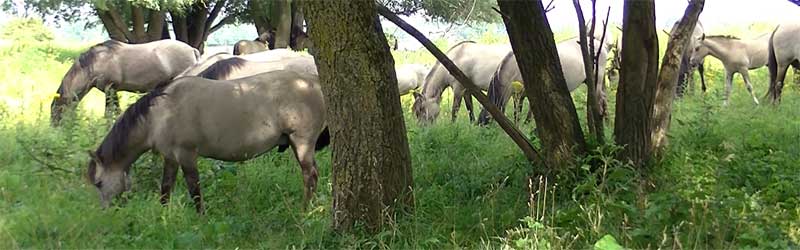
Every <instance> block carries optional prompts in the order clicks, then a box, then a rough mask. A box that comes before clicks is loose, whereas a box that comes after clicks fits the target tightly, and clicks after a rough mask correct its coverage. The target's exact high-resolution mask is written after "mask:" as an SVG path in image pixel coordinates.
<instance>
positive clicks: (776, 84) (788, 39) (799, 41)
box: [767, 23, 800, 104]
mask: <svg viewBox="0 0 800 250" xmlns="http://www.w3.org/2000/svg"><path fill="white" fill-rule="evenodd" d="M767 50H768V61H769V62H768V63H767V65H768V66H769V92H768V93H767V95H768V96H769V98H770V100H771V101H772V103H773V104H778V103H779V102H780V100H781V92H782V90H783V80H784V79H785V78H786V71H787V70H788V69H789V66H790V65H791V66H792V67H794V68H795V69H800V24H796V23H785V24H781V25H780V26H778V27H776V28H775V30H773V31H772V35H771V36H770V38H769V46H768V48H767Z"/></svg>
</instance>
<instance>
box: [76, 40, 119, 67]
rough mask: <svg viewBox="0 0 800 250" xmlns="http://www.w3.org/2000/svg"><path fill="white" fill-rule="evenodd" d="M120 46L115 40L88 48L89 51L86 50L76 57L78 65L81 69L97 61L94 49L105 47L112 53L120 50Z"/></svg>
mask: <svg viewBox="0 0 800 250" xmlns="http://www.w3.org/2000/svg"><path fill="white" fill-rule="evenodd" d="M122 45H123V43H121V42H119V41H115V40H108V41H105V42H102V43H98V44H95V45H94V46H92V47H89V49H88V50H86V52H83V53H81V55H80V56H79V57H78V63H79V64H80V65H81V67H86V65H92V64H93V63H94V62H95V61H96V60H97V53H95V52H94V49H96V48H102V47H105V48H107V49H108V50H110V51H114V50H117V49H119V48H121V47H122Z"/></svg>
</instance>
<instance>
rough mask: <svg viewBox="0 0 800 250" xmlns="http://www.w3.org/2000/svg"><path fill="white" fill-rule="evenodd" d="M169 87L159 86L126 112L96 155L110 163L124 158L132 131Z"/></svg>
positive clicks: (166, 84)
mask: <svg viewBox="0 0 800 250" xmlns="http://www.w3.org/2000/svg"><path fill="white" fill-rule="evenodd" d="M168 85H169V84H168V83H165V84H161V85H159V86H158V87H156V88H155V89H153V90H152V91H150V92H149V93H147V94H146V95H145V96H143V97H142V98H139V100H137V101H136V103H134V104H133V105H131V106H130V107H128V109H127V110H125V113H123V114H122V116H120V118H119V119H118V120H117V122H116V123H114V126H113V127H111V131H109V132H108V135H106V138H105V139H103V143H101V144H100V147H98V148H97V151H96V153H97V156H98V157H100V160H101V161H103V162H110V161H113V160H116V159H119V158H120V157H123V154H124V153H125V151H127V150H128V149H127V144H128V137H130V133H131V131H133V130H134V129H135V128H136V126H137V125H139V122H140V121H141V120H142V119H144V118H145V117H146V116H147V114H148V113H149V112H150V107H151V106H152V105H153V102H154V101H155V100H156V98H158V97H159V96H162V95H164V94H165V93H164V89H165V88H166V87H167V86H168Z"/></svg>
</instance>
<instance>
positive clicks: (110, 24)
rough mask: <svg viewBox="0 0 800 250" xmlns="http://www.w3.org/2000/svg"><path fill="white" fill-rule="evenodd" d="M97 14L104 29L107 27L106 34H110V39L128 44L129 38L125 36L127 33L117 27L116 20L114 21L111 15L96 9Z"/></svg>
mask: <svg viewBox="0 0 800 250" xmlns="http://www.w3.org/2000/svg"><path fill="white" fill-rule="evenodd" d="M95 12H97V17H99V18H100V22H102V23H103V27H105V29H106V32H108V37H109V38H111V39H112V40H117V41H120V42H124V43H127V42H128V38H127V37H126V36H125V32H124V31H123V30H120V29H119V28H118V27H117V26H116V25H115V23H114V20H112V17H111V14H109V13H108V11H105V10H101V9H95Z"/></svg>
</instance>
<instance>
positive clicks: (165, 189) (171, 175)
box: [161, 158, 178, 205]
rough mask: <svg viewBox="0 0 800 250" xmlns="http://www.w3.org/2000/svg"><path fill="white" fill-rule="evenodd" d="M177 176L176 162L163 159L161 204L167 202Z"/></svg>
mask: <svg viewBox="0 0 800 250" xmlns="http://www.w3.org/2000/svg"><path fill="white" fill-rule="evenodd" d="M177 174H178V162H176V161H175V160H173V159H169V158H164V175H163V176H161V204H164V205H166V204H167V203H168V202H169V196H170V194H171V193H172V188H173V187H174V186H175V177H176V175H177Z"/></svg>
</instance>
